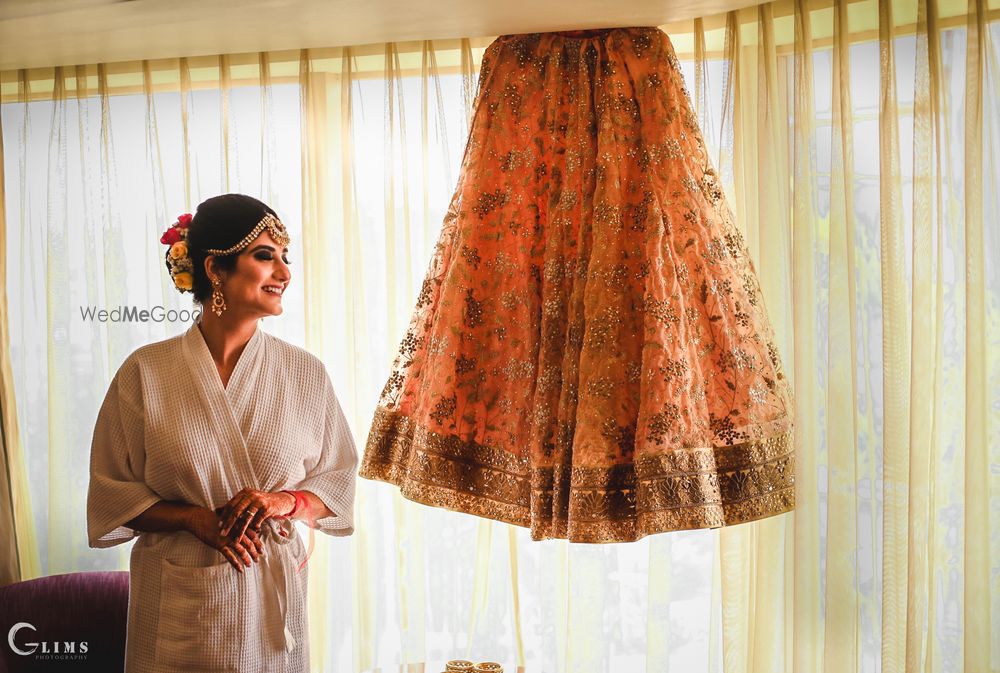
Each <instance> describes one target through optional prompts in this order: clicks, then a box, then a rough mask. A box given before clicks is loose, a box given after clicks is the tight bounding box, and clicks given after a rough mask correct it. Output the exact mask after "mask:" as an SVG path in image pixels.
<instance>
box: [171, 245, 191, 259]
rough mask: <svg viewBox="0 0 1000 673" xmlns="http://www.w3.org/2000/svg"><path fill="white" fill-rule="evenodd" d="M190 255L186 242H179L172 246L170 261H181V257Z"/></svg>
mask: <svg viewBox="0 0 1000 673" xmlns="http://www.w3.org/2000/svg"><path fill="white" fill-rule="evenodd" d="M187 254H188V244H187V243H185V242H184V241H177V242H176V243H174V244H173V245H172V246H170V259H180V258H181V257H187Z"/></svg>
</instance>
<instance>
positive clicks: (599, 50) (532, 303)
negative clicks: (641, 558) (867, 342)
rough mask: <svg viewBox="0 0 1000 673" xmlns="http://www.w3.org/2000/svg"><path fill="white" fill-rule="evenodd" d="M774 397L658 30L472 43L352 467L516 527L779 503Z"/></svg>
mask: <svg viewBox="0 0 1000 673" xmlns="http://www.w3.org/2000/svg"><path fill="white" fill-rule="evenodd" d="M761 198H766V195H762V196H761ZM791 404H792V401H791V394H790V390H789V386H788V382H787V381H786V379H785V377H784V375H783V373H782V368H781V363H780V359H779V355H778V351H777V349H776V347H775V344H774V340H773V336H772V328H771V326H770V323H769V322H768V318H767V315H766V313H765V310H764V304H763V301H762V298H761V291H760V285H759V283H758V280H757V277H756V274H755V271H754V268H753V265H752V263H751V260H750V257H749V254H748V251H747V247H746V244H745V243H744V240H743V238H742V236H741V235H740V233H739V231H738V230H737V229H736V227H735V226H734V224H733V219H732V215H731V213H730V210H729V207H728V205H727V203H726V201H725V199H724V197H723V192H722V189H721V186H720V184H719V181H718V178H717V176H716V173H715V172H714V171H713V169H712V167H711V166H710V164H709V160H708V156H707V153H706V151H705V147H704V143H703V141H702V136H701V132H700V130H699V128H698V125H697V121H696V117H695V115H694V113H693V112H692V109H691V105H690V101H689V99H688V95H687V92H686V90H685V88H684V83H683V79H682V75H681V71H680V68H679V63H678V61H677V58H676V56H675V54H674V51H673V47H672V46H671V44H670V41H669V39H668V38H667V36H666V35H665V34H664V33H663V32H662V31H660V30H658V29H655V28H620V29H607V30H597V31H573V32H569V33H543V34H533V35H509V36H504V37H500V38H498V39H497V40H496V41H495V42H493V43H492V44H491V45H490V47H489V48H488V49H487V50H486V52H485V54H484V56H483V62H482V69H481V72H480V78H479V90H478V93H477V97H476V104H475V112H474V117H473V121H472V126H471V130H470V134H469V140H468V146H467V148H466V150H465V156H464V159H463V162H462V171H461V176H460V178H459V182H458V186H457V189H456V191H455V195H454V197H453V199H452V202H451V206H450V208H449V209H448V212H447V215H446V217H445V221H444V227H443V230H442V232H441V237H440V240H439V242H438V245H437V248H436V252H435V255H434V258H433V260H432V262H431V266H430V269H429V272H428V274H427V277H426V279H425V281H424V284H423V288H422V290H421V292H420V296H419V298H418V299H417V305H416V310H415V314H414V316H413V319H412V322H411V324H410V327H409V330H408V331H407V333H406V336H405V338H404V339H403V342H402V346H401V349H400V353H399V356H398V359H397V360H396V362H395V365H394V368H393V371H392V375H391V378H390V379H389V381H388V383H387V384H386V386H385V389H384V391H383V393H382V396H381V400H380V402H379V406H378V409H377V411H376V414H375V420H374V423H373V427H372V429H371V434H370V436H369V438H368V444H367V447H366V451H365V455H364V460H363V463H362V467H361V472H360V473H361V476H363V477H367V478H370V479H380V480H384V481H387V482H390V483H392V484H395V485H397V486H398V487H399V489H400V491H401V492H402V494H403V495H404V496H405V497H407V498H409V499H411V500H415V501H417V502H421V503H424V504H428V505H434V506H439V507H444V508H448V509H452V510H457V511H460V512H466V513H470V514H475V515H479V516H484V517H489V518H491V519H497V520H500V521H506V522H509V523H512V524H517V525H519V526H527V527H530V529H531V535H532V537H533V538H534V539H544V538H552V537H560V538H568V539H569V540H571V541H576V542H623V541H631V540H636V539H638V538H641V537H643V536H645V535H648V534H651V533H657V532H662V531H669V530H678V529H689V528H714V527H719V526H727V525H733V524H738V523H742V522H746V521H752V520H755V519H760V518H763V517H767V516H771V515H775V514H779V513H781V512H786V511H788V510H790V509H792V508H793V507H794V483H793V472H794V469H793V468H794V464H793V452H792V434H791V433H792V406H791Z"/></svg>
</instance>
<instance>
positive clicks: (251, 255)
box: [206, 229, 292, 318]
mask: <svg viewBox="0 0 1000 673" xmlns="http://www.w3.org/2000/svg"><path fill="white" fill-rule="evenodd" d="M219 277H220V278H221V280H222V296H223V297H225V299H226V313H229V312H230V311H232V315H234V316H235V315H239V316H241V317H242V316H247V317H252V318H261V317H264V316H269V315H280V314H281V295H282V293H283V292H284V291H285V288H287V287H288V283H289V281H291V279H292V274H291V270H290V269H289V268H288V248H282V247H280V246H278V244H277V243H275V242H274V239H273V238H271V234H270V233H269V232H268V231H267V230H266V229H265V230H264V231H263V232H262V233H261V235H260V236H258V237H257V238H255V239H254V240H253V242H252V243H250V245H248V246H247V247H246V248H244V249H243V251H242V252H240V254H239V255H238V256H237V258H236V268H235V269H233V270H232V271H231V272H228V273H225V272H223V273H220V274H219ZM206 304H207V305H206V308H209V307H211V299H209V300H208V302H206Z"/></svg>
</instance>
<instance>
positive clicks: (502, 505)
mask: <svg viewBox="0 0 1000 673" xmlns="http://www.w3.org/2000/svg"><path fill="white" fill-rule="evenodd" d="M791 434H792V433H791V431H790V430H789V431H788V432H785V433H782V434H780V435H775V436H773V437H769V438H766V439H763V440H759V441H753V442H747V443H745V444H737V445H733V446H718V447H689V448H683V449H674V450H671V451H667V452H665V453H662V454H658V455H653V456H643V457H640V458H637V459H636V460H635V462H634V463H629V464H624V465H616V466H611V467H596V468H585V467H572V468H567V467H532V466H531V464H530V463H529V461H528V460H526V459H525V458H521V457H518V456H515V455H513V454H511V453H508V452H506V451H502V450H499V449H494V448H490V447H487V446H483V445H481V444H478V443H476V442H472V441H462V440H460V439H459V438H457V437H454V436H449V435H443V434H440V433H437V432H433V431H431V430H428V429H427V428H423V427H420V426H418V425H417V424H415V423H414V422H413V421H412V420H410V419H409V418H406V417H405V416H401V415H399V414H396V413H393V412H391V411H387V410H385V409H379V410H378V411H377V412H376V415H375V422H374V425H373V427H372V432H371V435H370V436H369V438H368V446H367V448H366V450H365V461H364V463H363V465H362V468H361V473H360V474H361V476H362V477H365V478H368V479H379V480H382V481H387V482H389V483H391V484H395V485H396V486H398V487H399V488H400V491H401V492H402V494H403V495H404V496H405V497H407V498H408V499H410V500H413V501H415V502H419V503H422V504H425V505H432V506H436V507H445V508H447V509H452V510H456V511H459V512H467V513H470V514H476V515H478V516H484V517H487V518H490V519H495V520H497V521H504V522H506V523H510V524H514V525H518V526H525V527H528V528H530V529H531V536H532V539H535V540H542V539H546V538H553V537H567V538H569V539H570V540H571V541H573V542H630V541H634V540H637V539H639V538H642V537H645V536H646V535H652V534H654V533H661V532H666V531H671V530H684V529H691V528H715V527H719V526H732V525H736V524H740V523H745V522H747V521H754V520H756V519H761V518H764V517H768V516H773V515H775V514H780V513H782V512H787V511H789V510H791V509H793V507H794V504H795V484H794V462H793V455H792V449H791V446H792V442H791Z"/></svg>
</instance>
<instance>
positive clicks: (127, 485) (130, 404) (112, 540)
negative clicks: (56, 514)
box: [87, 358, 162, 547]
mask: <svg viewBox="0 0 1000 673" xmlns="http://www.w3.org/2000/svg"><path fill="white" fill-rule="evenodd" d="M144 466H145V444H144V441H143V405H142V386H141V380H140V372H139V366H138V363H137V362H136V361H134V360H133V359H131V358H130V359H128V360H126V361H125V363H124V364H123V365H122V366H121V369H119V370H118V373H117V374H115V378H114V379H113V380H112V381H111V385H110V386H109V387H108V393H107V395H106V396H105V398H104V404H102V405H101V410H100V412H98V414H97V424H96V425H95V426H94V439H93V442H92V444H91V447H90V487H89V489H88V491H87V535H88V538H89V543H90V546H91V547H113V546H114V545H117V544H121V543H123V542H128V541H129V540H131V539H132V538H134V537H135V536H136V531H134V530H132V529H131V528H128V527H126V526H125V522H126V521H129V520H131V519H132V518H134V517H136V516H138V515H139V514H141V513H142V512H144V511H146V509H148V508H149V507H150V506H151V505H153V504H155V503H156V502H159V501H160V500H161V499H162V498H160V497H159V496H158V495H156V493H154V492H153V491H152V489H150V488H149V487H148V486H147V485H146V484H145V483H144V482H143V468H144Z"/></svg>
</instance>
